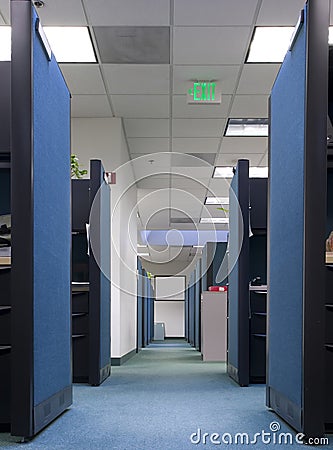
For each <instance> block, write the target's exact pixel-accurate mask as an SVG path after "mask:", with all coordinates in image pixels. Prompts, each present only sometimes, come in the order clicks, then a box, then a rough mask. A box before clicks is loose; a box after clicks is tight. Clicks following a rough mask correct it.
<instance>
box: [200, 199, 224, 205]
mask: <svg viewBox="0 0 333 450" xmlns="http://www.w3.org/2000/svg"><path fill="white" fill-rule="evenodd" d="M205 205H229V197H206V199H205Z"/></svg>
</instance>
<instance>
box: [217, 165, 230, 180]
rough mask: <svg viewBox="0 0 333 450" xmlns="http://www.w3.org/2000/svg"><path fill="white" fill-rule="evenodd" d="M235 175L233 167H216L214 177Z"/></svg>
mask: <svg viewBox="0 0 333 450" xmlns="http://www.w3.org/2000/svg"><path fill="white" fill-rule="evenodd" d="M233 176H234V169H233V167H215V168H214V173H213V178H232V177H233Z"/></svg>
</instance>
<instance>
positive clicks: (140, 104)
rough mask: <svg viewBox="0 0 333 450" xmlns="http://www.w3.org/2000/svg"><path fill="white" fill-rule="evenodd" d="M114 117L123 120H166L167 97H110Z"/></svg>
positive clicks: (167, 115)
mask: <svg viewBox="0 0 333 450" xmlns="http://www.w3.org/2000/svg"><path fill="white" fill-rule="evenodd" d="M112 104H113V106H114V111H115V114H116V116H118V117H125V118H135V117H138V118H155V119H156V118H162V119H163V118H168V117H169V96H168V95H112Z"/></svg>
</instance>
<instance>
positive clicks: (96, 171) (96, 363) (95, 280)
mask: <svg viewBox="0 0 333 450" xmlns="http://www.w3.org/2000/svg"><path fill="white" fill-rule="evenodd" d="M110 195H111V194H110V186H109V185H108V183H107V182H106V181H105V169H104V167H103V164H102V162H101V161H100V160H95V159H93V160H91V161H90V193H89V197H90V218H89V223H90V237H91V238H90V252H89V254H90V258H89V279H90V290H89V298H90V299H91V300H90V301H89V321H90V327H89V346H90V364H89V383H90V384H92V385H95V386H98V385H100V384H101V383H102V382H103V381H104V380H105V379H106V378H107V377H108V376H109V375H110V371H111V282H110V277H111V251H110V249H111V233H110V231H111V223H110V217H111V211H110ZM98 300H99V301H98Z"/></svg>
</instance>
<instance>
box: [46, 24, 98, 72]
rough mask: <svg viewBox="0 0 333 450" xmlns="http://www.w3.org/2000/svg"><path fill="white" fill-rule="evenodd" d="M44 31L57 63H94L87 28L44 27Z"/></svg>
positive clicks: (93, 53)
mask: <svg viewBox="0 0 333 450" xmlns="http://www.w3.org/2000/svg"><path fill="white" fill-rule="evenodd" d="M44 31H45V34H46V36H47V39H48V41H49V43H50V46H51V48H52V52H53V53H54V56H55V57H56V60H57V61H58V62H59V63H65V62H68V63H69V62H71V63H75V62H80V63H89V62H96V56H95V52H94V48H93V45H92V42H91V39H90V34H89V30H88V28H87V27H44Z"/></svg>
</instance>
